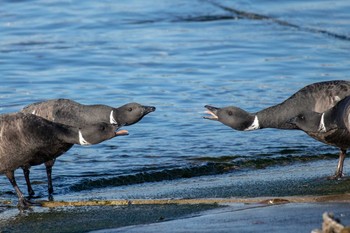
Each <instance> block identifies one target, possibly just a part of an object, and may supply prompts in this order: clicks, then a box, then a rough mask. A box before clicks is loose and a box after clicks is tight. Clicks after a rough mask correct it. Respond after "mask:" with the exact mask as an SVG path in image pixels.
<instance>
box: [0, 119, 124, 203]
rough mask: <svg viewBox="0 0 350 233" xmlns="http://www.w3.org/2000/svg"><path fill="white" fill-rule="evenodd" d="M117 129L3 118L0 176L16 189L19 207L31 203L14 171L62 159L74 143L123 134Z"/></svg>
mask: <svg viewBox="0 0 350 233" xmlns="http://www.w3.org/2000/svg"><path fill="white" fill-rule="evenodd" d="M116 128H117V127H116V126H113V125H110V124H106V123H99V124H90V125H86V126H84V127H82V128H78V127H73V126H67V125H63V124H59V123H54V122H51V121H48V120H46V119H44V118H41V117H38V116H35V115H32V114H25V113H13V114H4V115H1V116H0V173H1V174H5V175H6V176H7V178H8V179H9V181H10V182H11V184H12V186H13V187H14V189H15V191H16V193H17V196H18V200H19V203H18V204H19V207H22V208H25V207H28V206H29V205H31V204H32V203H31V202H30V201H28V200H27V199H25V198H24V196H23V194H22V192H21V190H20V189H19V188H18V186H17V183H16V180H15V176H14V171H15V170H16V169H17V168H23V167H26V168H29V167H30V166H35V165H39V164H42V163H44V162H46V161H48V160H52V159H55V158H56V157H57V156H60V155H61V154H63V153H64V152H65V151H67V150H68V149H69V148H71V147H72V146H73V145H74V144H80V145H86V144H97V143H100V142H102V141H104V140H108V139H111V138H113V137H115V136H118V135H123V134H125V133H126V132H125V131H119V132H115V130H116Z"/></svg>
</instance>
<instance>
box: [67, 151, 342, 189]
mask: <svg viewBox="0 0 350 233" xmlns="http://www.w3.org/2000/svg"><path fill="white" fill-rule="evenodd" d="M295 152H296V151H295V150H283V151H282V152H281V153H282V154H286V155H285V156H283V157H282V156H278V157H275V156H267V155H265V156H263V155H261V156H259V157H254V158H250V157H247V156H244V157H243V156H242V157H241V156H222V157H196V158H193V159H191V160H192V161H193V162H197V163H198V162H201V163H203V164H202V165H197V166H187V167H183V168H172V169H163V170H160V171H145V172H139V173H136V174H132V175H124V176H117V177H110V178H97V179H93V178H86V179H83V180H81V181H80V182H77V183H75V184H73V185H71V186H70V187H69V191H73V192H79V191H84V190H92V189H99V188H111V187H117V186H123V185H133V184H142V183H147V182H161V181H169V180H175V179H186V178H193V177H200V176H212V175H220V174H227V173H234V172H239V171H242V170H246V171H247V170H256V169H265V168H267V167H270V166H279V167H280V168H281V169H283V166H286V165H291V164H294V163H307V162H312V161H319V160H334V159H337V158H338V157H339V155H338V154H322V155H319V156H316V155H314V156H312V155H311V156H305V155H300V156H295V155H294V156H293V155H287V154H291V153H295ZM334 170H335V168H334ZM330 172H331V171H330Z"/></svg>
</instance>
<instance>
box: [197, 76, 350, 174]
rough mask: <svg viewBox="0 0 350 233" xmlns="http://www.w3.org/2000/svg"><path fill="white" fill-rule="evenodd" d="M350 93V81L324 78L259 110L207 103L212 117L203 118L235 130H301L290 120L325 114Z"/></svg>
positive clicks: (312, 135)
mask: <svg viewBox="0 0 350 233" xmlns="http://www.w3.org/2000/svg"><path fill="white" fill-rule="evenodd" d="M349 95H350V82H349V81H343V80H337V81H325V82H319V83H313V84H310V85H308V86H306V87H304V88H302V89H300V90H299V91H298V92H296V93H295V94H293V95H292V96H291V97H289V98H288V99H287V100H285V101H284V102H282V103H280V104H277V105H274V106H271V107H269V108H266V109H263V110H261V111H259V112H256V113H249V112H246V111H244V110H243V109H240V108H238V107H234V106H230V107H224V108H217V107H213V106H209V105H206V106H205V108H207V110H208V111H207V113H209V114H210V116H205V117H204V118H205V119H210V120H216V121H220V122H221V123H223V124H225V125H227V126H229V127H231V128H233V129H235V130H244V131H248V130H257V129H263V128H276V129H300V128H299V127H298V126H297V125H296V124H293V123H291V122H290V119H292V118H293V117H296V116H298V115H299V114H301V113H304V112H309V111H313V112H315V113H323V112H325V111H327V110H329V109H330V108H332V107H333V106H335V105H336V104H337V103H338V102H339V101H340V100H342V99H344V98H345V97H347V96H349ZM309 135H310V136H311V137H313V138H315V139H316V140H319V141H322V142H324V138H325V137H327V134H323V133H322V132H320V133H318V134H312V133H309ZM343 154H344V153H343V152H341V154H340V158H339V164H340V165H339V166H338V167H341V168H339V169H337V172H336V174H335V176H334V177H335V178H337V177H340V176H341V173H342V172H341V170H342V163H343V160H344V159H343V157H344V155H343Z"/></svg>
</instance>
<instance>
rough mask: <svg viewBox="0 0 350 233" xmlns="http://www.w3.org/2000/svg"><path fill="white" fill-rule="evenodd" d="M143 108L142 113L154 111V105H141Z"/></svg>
mask: <svg viewBox="0 0 350 233" xmlns="http://www.w3.org/2000/svg"><path fill="white" fill-rule="evenodd" d="M142 107H143V108H144V115H146V114H148V113H151V112H154V111H156V107H153V106H142Z"/></svg>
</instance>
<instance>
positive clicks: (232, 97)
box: [0, 0, 350, 200]
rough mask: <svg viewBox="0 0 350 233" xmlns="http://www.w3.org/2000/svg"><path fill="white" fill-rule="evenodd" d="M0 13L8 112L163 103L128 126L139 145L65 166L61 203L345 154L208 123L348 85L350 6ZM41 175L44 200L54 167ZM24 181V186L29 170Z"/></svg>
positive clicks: (127, 143) (132, 6)
mask: <svg viewBox="0 0 350 233" xmlns="http://www.w3.org/2000/svg"><path fill="white" fill-rule="evenodd" d="M0 4H1V7H0V31H1V40H0V77H1V86H0V113H7V112H15V111H18V110H20V109H21V108H23V107H24V106H26V105H27V104H30V103H33V102H36V101H41V100H46V99H53V98H70V99H74V100H76V101H78V102H81V103H84V104H96V103H100V104H106V105H111V106H121V105H123V104H125V103H128V102H139V103H141V104H145V105H154V106H156V107H157V111H156V112H154V113H151V114H150V115H148V116H146V117H145V118H144V119H143V120H142V121H141V122H139V123H137V124H135V125H133V126H129V127H127V128H126V129H127V130H128V131H129V132H130V135H129V136H127V137H119V138H115V139H112V140H110V141H106V142H104V143H101V144H99V145H95V146H89V147H80V146H75V147H73V149H71V150H70V151H68V152H67V153H66V154H65V155H63V156H61V157H59V158H58V160H57V162H56V165H55V167H54V170H53V182H54V188H55V194H56V195H78V193H80V192H84V191H86V193H89V192H92V191H94V190H95V191H98V192H103V191H104V190H105V191H107V190H110V189H113V188H116V187H120V186H124V185H129V186H126V189H127V188H128V187H132V185H136V184H140V183H141V184H142V183H148V182H161V181H167V180H174V179H184V180H185V179H186V178H190V177H194V178H196V177H198V178H201V179H202V178H204V179H206V177H209V176H208V175H218V176H220V175H222V174H231V175H232V176H234V175H235V173H236V172H238V170H239V172H240V174H241V175H242V173H243V174H244V173H251V172H252V171H254V172H255V171H256V170H259V169H261V168H270V167H271V166H273V167H275V168H276V167H277V168H279V167H280V168H281V169H283V166H285V165H288V164H294V163H311V162H312V161H323V160H324V159H326V160H329V159H333V160H334V161H333V163H334V167H329V171H328V173H329V174H332V172H333V171H334V170H335V164H336V160H335V159H336V158H337V153H338V151H337V149H335V148H332V147H329V146H326V145H323V144H321V143H319V142H316V141H314V140H313V139H311V138H309V137H307V136H306V135H305V134H303V133H302V132H297V131H280V130H271V129H267V130H260V131H255V132H238V131H233V130H231V129H229V128H228V127H226V126H224V125H222V124H220V123H218V122H212V121H208V120H204V119H202V116H203V115H204V114H203V112H204V108H203V106H204V105H205V104H212V105H216V106H227V105H236V106H240V107H242V108H244V109H246V110H249V111H252V112H253V111H258V110H260V109H263V108H266V107H268V106H271V105H274V104H277V103H279V102H281V101H283V100H284V99H286V98H288V97H289V96H290V95H291V94H293V93H294V92H296V91H297V90H298V89H300V88H302V87H304V86H305V85H307V84H310V83H313V82H319V81H326V80H335V79H345V80H347V79H349V74H348V73H349V72H348V70H349V67H350V59H349V58H350V55H349V54H350V53H349V50H350V31H349V22H350V21H349V20H350V17H349V14H348V12H350V3H349V2H347V1H340V0H339V1H328V0H317V1H294V0H293V1H285V2H284V3H283V4H280V3H278V2H276V1H268V0H265V1H254V0H249V1H235V2H232V1H224V0H222V1H215V2H211V1H166V0H163V1H161V0H153V1H136V0H134V1H74V0H71V1H68V0H67V1H56V0H52V1H40V0H38V1H0ZM225 7H227V8H225ZM261 16H263V17H261ZM319 155H322V156H319ZM346 167H348V163H347V162H346V164H345V172H346V170H347V168H346ZM31 170H32V173H31V177H32V180H33V183H34V189H35V191H36V193H37V194H38V196H39V197H43V198H45V197H46V195H47V191H46V189H47V186H46V173H45V171H44V170H45V169H44V166H37V167H33V168H32V169H31ZM16 176H17V177H18V178H17V179H18V183H19V184H20V187H21V189H22V190H23V191H25V190H26V189H25V186H24V179H23V176H22V174H21V171H17V172H16ZM208 179H209V178H208ZM0 186H1V190H0V194H1V196H2V198H4V199H9V198H10V199H13V200H15V199H16V196H15V195H14V191H13V188H12V187H11V186H10V184H9V182H8V181H7V180H6V178H5V177H4V176H1V177H0Z"/></svg>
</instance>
